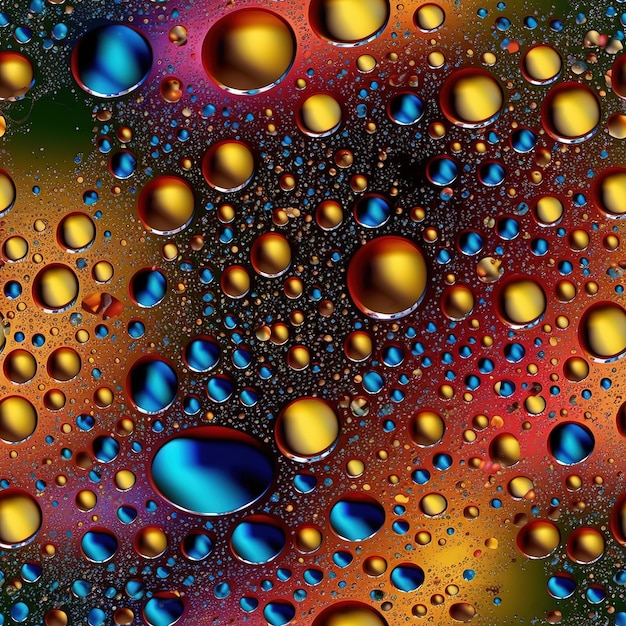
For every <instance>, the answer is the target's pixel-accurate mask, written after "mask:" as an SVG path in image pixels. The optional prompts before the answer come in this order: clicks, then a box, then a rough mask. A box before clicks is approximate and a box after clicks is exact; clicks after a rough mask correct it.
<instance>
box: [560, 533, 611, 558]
mask: <svg viewBox="0 0 626 626" xmlns="http://www.w3.org/2000/svg"><path fill="white" fill-rule="evenodd" d="M604 544H605V541H604V535H603V534H602V533H601V532H600V531H599V530H598V529H596V528H591V527H589V526H584V527H582V528H577V529H576V530H574V532H572V534H571V535H570V536H569V537H568V538H567V556H568V557H569V558H570V559H571V560H572V561H574V563H579V564H581V565H589V564H590V563H595V562H596V561H597V560H599V559H600V557H601V556H602V555H603V554H604Z"/></svg>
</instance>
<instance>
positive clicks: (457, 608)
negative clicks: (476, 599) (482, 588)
mask: <svg viewBox="0 0 626 626" xmlns="http://www.w3.org/2000/svg"><path fill="white" fill-rule="evenodd" d="M448 613H449V614H450V617H451V618H452V619H453V620H454V621H455V622H469V621H471V620H472V619H474V617H476V608H475V607H474V605H473V604H470V603H469V602H455V603H454V604H453V605H452V606H451V607H450V610H449V611H448Z"/></svg>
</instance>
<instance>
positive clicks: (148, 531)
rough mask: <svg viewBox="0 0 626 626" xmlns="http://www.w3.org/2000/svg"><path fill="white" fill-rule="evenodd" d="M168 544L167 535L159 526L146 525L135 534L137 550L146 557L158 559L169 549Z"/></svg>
mask: <svg viewBox="0 0 626 626" xmlns="http://www.w3.org/2000/svg"><path fill="white" fill-rule="evenodd" d="M167 546H168V540H167V535H166V534H165V532H164V531H163V529H162V528H160V527H159V526H146V527H145V528H142V529H141V530H140V531H139V532H138V533H137V534H136V535H135V541H134V547H135V550H136V552H137V554H139V555H140V556H142V557H143V558H144V559H156V558H157V557H159V556H161V555H162V554H163V553H164V552H165V551H166V550H167Z"/></svg>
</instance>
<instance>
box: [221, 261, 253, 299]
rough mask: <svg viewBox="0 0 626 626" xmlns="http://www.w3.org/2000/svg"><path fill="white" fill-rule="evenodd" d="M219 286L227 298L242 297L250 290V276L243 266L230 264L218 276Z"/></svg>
mask: <svg viewBox="0 0 626 626" xmlns="http://www.w3.org/2000/svg"><path fill="white" fill-rule="evenodd" d="M220 287H221V288H222V291H223V292H224V294H225V295H227V296H228V297H229V298H233V299H239V298H243V297H244V296H245V295H246V294H247V293H248V291H250V276H249V274H248V272H247V270H246V268H245V267H242V266H241V265H231V266H230V267H227V268H226V269H225V270H224V272H223V273H222V276H221V278H220Z"/></svg>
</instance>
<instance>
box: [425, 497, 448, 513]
mask: <svg viewBox="0 0 626 626" xmlns="http://www.w3.org/2000/svg"><path fill="white" fill-rule="evenodd" d="M419 507H420V511H421V512H422V513H423V514H424V515H426V516H427V517H436V516H437V515H441V514H442V513H445V512H446V510H447V508H448V500H446V498H445V496H443V495H442V494H440V493H434V492H433V493H427V494H426V495H425V496H424V497H423V498H422V499H421V500H420V504H419Z"/></svg>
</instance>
